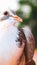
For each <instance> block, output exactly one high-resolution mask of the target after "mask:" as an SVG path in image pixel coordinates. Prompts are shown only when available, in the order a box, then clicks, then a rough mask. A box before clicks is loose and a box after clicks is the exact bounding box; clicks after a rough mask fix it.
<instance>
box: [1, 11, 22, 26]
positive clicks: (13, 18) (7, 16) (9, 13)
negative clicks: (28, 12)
mask: <svg viewBox="0 0 37 65" xmlns="http://www.w3.org/2000/svg"><path fill="white" fill-rule="evenodd" d="M8 19H9V20H10V21H12V22H13V25H15V23H16V24H17V23H20V22H22V19H21V18H20V17H19V16H17V15H16V13H15V12H14V11H13V10H8V11H4V12H3V16H2V17H1V18H0V21H3V20H8Z"/></svg>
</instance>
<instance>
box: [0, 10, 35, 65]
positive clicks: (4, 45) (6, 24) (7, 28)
mask: <svg viewBox="0 0 37 65" xmlns="http://www.w3.org/2000/svg"><path fill="white" fill-rule="evenodd" d="M11 13H12V12H11V11H9V13H8V12H5V13H4V14H3V15H4V16H3V17H2V18H1V21H0V65H11V64H10V63H12V65H16V62H15V59H16V58H17V59H19V57H20V55H22V51H23V49H22V50H20V48H25V50H24V54H25V56H26V60H27V62H30V61H31V60H32V57H33V54H34V46H35V43H34V37H33V35H32V33H31V31H30V29H29V28H28V27H27V26H26V27H24V28H18V27H17V26H18V24H19V23H20V22H19V21H22V19H21V18H19V17H18V16H17V15H16V14H13V13H12V14H11ZM11 59H12V60H11ZM17 59H16V61H17ZM14 63H15V64H14Z"/></svg>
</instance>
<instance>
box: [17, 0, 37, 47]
mask: <svg viewBox="0 0 37 65" xmlns="http://www.w3.org/2000/svg"><path fill="white" fill-rule="evenodd" d="M34 1H35V2H34ZM18 3H19V9H18V10H17V11H16V13H17V15H18V16H20V17H21V18H22V19H23V22H22V23H20V25H19V26H20V27H21V26H23V25H28V26H30V27H31V28H32V32H33V35H34V37H35V43H36V44H35V46H36V48H37V0H19V1H18ZM25 4H26V5H29V6H31V9H32V10H31V12H30V13H29V14H30V16H29V17H28V18H26V17H25V15H23V13H24V11H23V10H22V7H23V6H24V5H25ZM35 4H36V6H35ZM24 14H25V13H24Z"/></svg>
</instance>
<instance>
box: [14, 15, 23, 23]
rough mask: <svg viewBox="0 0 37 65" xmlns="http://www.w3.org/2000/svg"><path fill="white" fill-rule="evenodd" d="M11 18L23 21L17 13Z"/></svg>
mask: <svg viewBox="0 0 37 65" xmlns="http://www.w3.org/2000/svg"><path fill="white" fill-rule="evenodd" d="M13 18H14V19H15V20H17V21H18V22H23V20H22V19H21V18H20V17H19V16H17V15H14V16H13Z"/></svg>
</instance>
